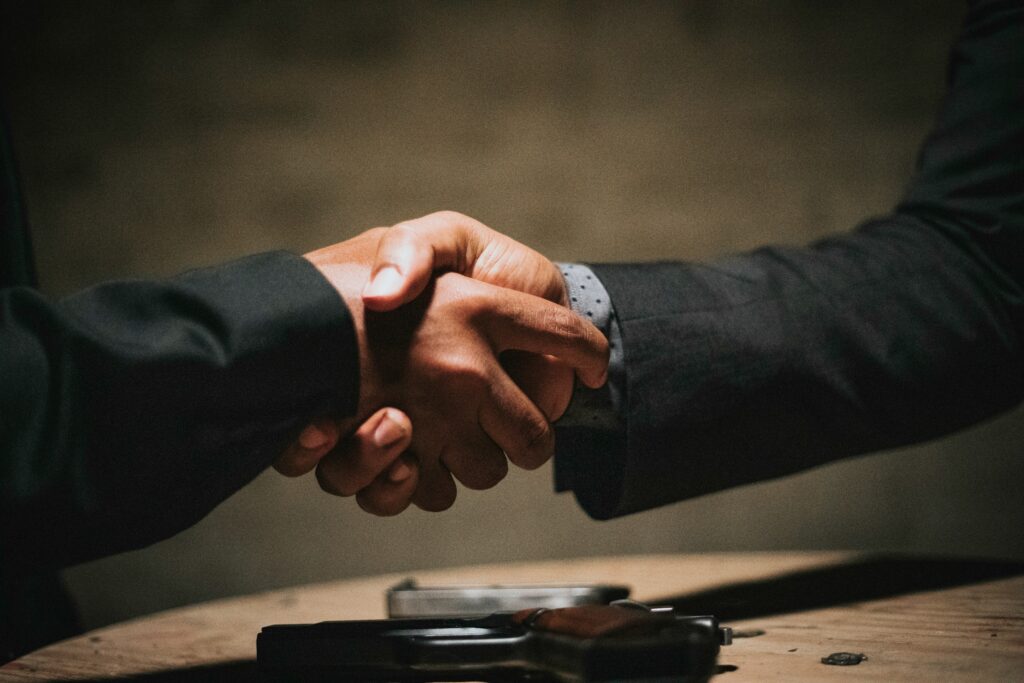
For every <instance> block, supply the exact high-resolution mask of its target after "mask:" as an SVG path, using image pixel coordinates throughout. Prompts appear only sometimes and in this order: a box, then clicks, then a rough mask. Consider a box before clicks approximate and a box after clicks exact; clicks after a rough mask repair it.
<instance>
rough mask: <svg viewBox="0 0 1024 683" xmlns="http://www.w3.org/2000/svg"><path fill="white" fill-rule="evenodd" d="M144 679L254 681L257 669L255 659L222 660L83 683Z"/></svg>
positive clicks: (154, 682)
mask: <svg viewBox="0 0 1024 683" xmlns="http://www.w3.org/2000/svg"><path fill="white" fill-rule="evenodd" d="M76 680H77V679H76ZM112 680H118V681H145V682H146V683H172V682H176V681H188V682H189V683H205V682H206V681H210V682H211V683H213V681H218V682H220V681H225V682H226V683H232V682H233V681H255V680H259V670H258V669H257V668H256V660H254V659H253V660H246V661H240V662H224V663H221V664H206V665H203V666H189V667H184V668H181V669H173V670H170V671H154V672H153V673H148V674H139V675H137V676H127V677H122V676H118V677H116V679H115V678H93V679H90V680H89V681H85V682H84V683H101V681H112Z"/></svg>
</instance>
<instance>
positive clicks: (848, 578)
mask: <svg viewBox="0 0 1024 683" xmlns="http://www.w3.org/2000/svg"><path fill="white" fill-rule="evenodd" d="M1022 573H1024V563H1021V562H1000V561H985V560H965V559H942V558H929V559H911V558H901V557H888V556H877V557H868V558H864V559H862V560H857V561H854V562H851V563H847V564H840V565H835V566H830V567H821V568H818V569H810V570H807V571H800V572H794V573H792V574H785V575H783V576H778V577H775V578H771V579H766V580H763V581H746V582H743V583H735V584H730V585H726V586H719V587H717V588H712V589H709V590H705V591H701V592H700V593H694V594H692V595H682V596H674V597H666V598H662V599H657V600H651V601H650V602H651V604H655V605H672V606H673V607H675V609H676V611H677V612H678V613H680V614H713V615H715V616H716V617H718V618H719V619H721V620H722V621H735V620H739V619H751V618H755V617H766V616H770V615H773V614H788V613H792V612H802V611H804V610H810V609H819V608H823V607H835V606H837V605H846V604H850V603H854V602H863V601H866V600H878V599H881V598H889V597H893V596H897V595H904V594H907V593H917V592H921V591H930V590H938V589H941V588H952V587H954V586H964V585H968V584H972V583H980V582H983V581H990V580H993V579H1001V578H1006V577H1010V576H1017V575H1018V574H1022Z"/></svg>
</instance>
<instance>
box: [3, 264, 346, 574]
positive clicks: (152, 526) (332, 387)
mask: <svg viewBox="0 0 1024 683" xmlns="http://www.w3.org/2000/svg"><path fill="white" fill-rule="evenodd" d="M0 350H2V352H0V556H2V557H3V562H4V565H5V566H6V567H7V568H8V569H10V568H11V567H12V566H15V565H22V566H27V567H36V568H38V567H40V566H60V565H66V564H70V563H73V562H79V561H82V560H87V559H91V558H95V557H99V556H101V555H106V554H110V553H115V552H119V551H122V550H127V549H131V548H137V547H140V546H143V545H146V544H149V543H152V542H154V541H157V540H159V539H162V538H165V537H167V536H170V535H172V534H174V533H176V532H178V531H180V530H182V529H184V528H186V527H187V526H189V525H190V524H193V523H194V522H196V521H197V520H199V519H200V518H201V517H202V516H203V515H205V514H206V513H207V512H209V511H210V510H211V509H212V508H213V507H214V506H215V505H217V504H218V503H219V502H221V501H222V500H224V499H225V498H227V497H228V496H229V495H230V494H231V493H233V492H234V491H236V490H237V489H238V488H240V487H241V486H242V485H244V484H245V483H246V482H248V481H249V480H250V479H252V478H253V477H255V476H256V474H258V473H259V472H260V471H261V470H263V469H264V468H265V467H267V465H269V464H270V463H271V462H272V461H273V459H274V457H275V456H276V455H277V454H279V453H280V452H281V450H282V448H283V447H284V445H285V444H286V443H287V442H288V441H289V440H290V439H292V438H294V436H295V435H296V433H297V431H298V430H299V429H301V427H302V426H303V424H304V422H305V421H306V420H308V419H309V418H310V417H312V416H316V415H324V414H336V415H345V414H351V413H353V412H354V410H355V405H356V401H357V396H358V377H357V372H358V355H357V349H356V343H355V337H354V332H353V328H352V323H351V320H350V317H349V312H348V309H347V308H346V307H345V305H344V303H343V302H342V300H341V299H340V297H339V296H338V294H337V293H336V291H335V290H334V289H333V288H332V287H331V285H330V284H329V283H328V282H327V281H326V280H325V279H324V278H323V277H321V276H320V274H319V273H318V272H317V271H316V269H315V268H313V266H311V265H310V264H309V263H308V262H307V261H305V259H302V258H300V257H297V256H294V255H292V254H287V253H269V254H262V255H258V256H253V257H250V258H246V259H243V260H240V261H237V262H234V263H230V264H227V265H224V266H221V267H217V268H210V269H206V270H197V271H193V272H190V273H186V274H184V275H182V276H180V277H177V278H174V279H171V280H167V281H162V282H115V283H109V284H104V285H101V286H98V287H94V288H92V289H89V290H86V291H84V292H82V293H80V294H76V295H74V296H72V297H70V298H67V299H65V300H63V301H60V302H57V303H53V302H50V301H48V300H46V299H45V298H43V297H42V296H40V295H39V294H38V293H37V292H35V291H33V290H31V289H28V288H11V289H7V290H2V291H0Z"/></svg>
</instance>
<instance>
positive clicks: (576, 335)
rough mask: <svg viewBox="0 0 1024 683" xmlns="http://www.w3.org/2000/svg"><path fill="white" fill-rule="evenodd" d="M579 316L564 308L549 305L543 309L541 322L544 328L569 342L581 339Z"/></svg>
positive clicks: (581, 327)
mask: <svg viewBox="0 0 1024 683" xmlns="http://www.w3.org/2000/svg"><path fill="white" fill-rule="evenodd" d="M581 323H582V321H581V320H580V318H579V316H578V315H576V314H575V313H573V312H572V311H570V310H568V309H564V308H556V307H550V308H548V309H547V310H545V312H544V314H543V317H542V320H541V324H542V325H543V326H544V329H547V330H550V331H551V333H552V334H554V335H555V336H556V337H559V338H561V339H565V340H566V341H569V342H577V341H580V340H582V339H583V337H584V333H583V326H582V324H581Z"/></svg>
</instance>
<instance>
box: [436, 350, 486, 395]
mask: <svg viewBox="0 0 1024 683" xmlns="http://www.w3.org/2000/svg"><path fill="white" fill-rule="evenodd" d="M437 379H438V380H443V381H448V382H451V383H452V384H453V385H454V386H456V387H458V388H459V389H460V390H461V391H472V392H479V391H482V390H483V389H485V388H486V387H487V386H488V385H489V384H490V382H489V380H488V378H487V375H486V372H485V371H484V368H483V365H482V364H481V363H480V361H479V359H477V358H476V357H475V356H473V355H472V354H469V353H450V354H448V355H447V356H446V357H445V358H444V360H443V362H442V363H441V365H440V367H439V368H438V372H437Z"/></svg>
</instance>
